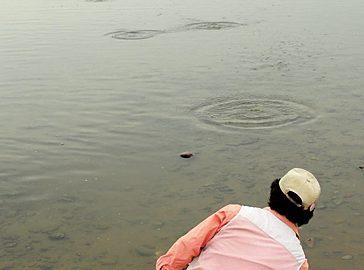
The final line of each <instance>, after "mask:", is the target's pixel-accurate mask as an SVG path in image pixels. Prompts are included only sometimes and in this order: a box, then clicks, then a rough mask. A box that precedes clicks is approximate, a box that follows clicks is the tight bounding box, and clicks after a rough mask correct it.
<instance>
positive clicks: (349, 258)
mask: <svg viewBox="0 0 364 270" xmlns="http://www.w3.org/2000/svg"><path fill="white" fill-rule="evenodd" d="M341 259H343V260H352V259H353V256H351V255H345V256H342V257H341Z"/></svg>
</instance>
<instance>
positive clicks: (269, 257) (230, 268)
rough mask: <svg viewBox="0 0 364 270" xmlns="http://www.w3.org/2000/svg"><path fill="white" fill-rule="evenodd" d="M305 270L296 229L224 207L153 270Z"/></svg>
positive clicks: (269, 215) (269, 214) (265, 214)
mask: <svg viewBox="0 0 364 270" xmlns="http://www.w3.org/2000/svg"><path fill="white" fill-rule="evenodd" d="M184 269H187V270H222V269H226V270H242V269H247V270H268V269H277V270H278V269H279V270H307V269H308V263H307V260H306V258H305V254H304V252H303V250H302V247H301V244H300V241H299V239H298V227H297V226H296V225H295V224H293V223H292V222H290V221H289V220H288V219H287V218H285V217H284V216H282V215H280V214H278V213H277V212H275V211H273V210H271V209H269V208H264V209H262V208H255V207H249V206H240V205H227V206H225V207H223V208H222V209H220V210H219V211H217V212H216V213H215V214H213V215H211V216H210V217H208V218H207V219H205V220H204V221H203V222H201V223H200V224H199V225H197V226H196V227H194V228H193V229H192V230H191V231H189V232H188V233H187V234H186V235H184V236H182V237H181V238H180V239H178V240H177V242H175V243H174V245H173V246H172V247H171V248H170V249H169V251H168V252H167V253H166V254H165V255H163V256H161V257H160V258H159V259H158V260H157V263H156V270H184Z"/></svg>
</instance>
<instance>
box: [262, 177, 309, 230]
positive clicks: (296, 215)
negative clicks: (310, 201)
mask: <svg viewBox="0 0 364 270" xmlns="http://www.w3.org/2000/svg"><path fill="white" fill-rule="evenodd" d="M279 180H280V179H276V180H274V181H273V182H272V184H271V186H270V197H269V202H268V205H269V207H270V208H271V209H272V210H274V211H277V212H278V213H279V214H281V215H283V216H285V217H286V218H287V219H288V220H289V221H291V222H293V223H295V224H297V226H301V225H304V224H307V223H308V222H309V221H310V219H311V218H312V217H313V211H310V209H307V210H305V209H304V208H303V206H297V205H301V204H302V200H301V198H300V197H299V196H298V195H297V194H296V193H294V192H291V191H290V192H288V195H289V196H290V198H291V199H292V200H293V201H294V202H296V204H297V205H296V204H295V203H293V202H292V201H290V200H289V199H288V198H287V197H286V195H284V193H283V192H282V190H281V188H280V187H279Z"/></svg>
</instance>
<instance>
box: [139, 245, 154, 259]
mask: <svg viewBox="0 0 364 270" xmlns="http://www.w3.org/2000/svg"><path fill="white" fill-rule="evenodd" d="M135 252H136V253H137V254H138V255H139V256H142V257H151V256H154V253H155V252H154V249H153V248H151V247H147V246H140V247H137V248H135Z"/></svg>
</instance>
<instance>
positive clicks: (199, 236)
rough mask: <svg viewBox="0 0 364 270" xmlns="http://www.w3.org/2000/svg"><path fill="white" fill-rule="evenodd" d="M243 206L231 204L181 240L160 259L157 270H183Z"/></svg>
mask: <svg viewBox="0 0 364 270" xmlns="http://www.w3.org/2000/svg"><path fill="white" fill-rule="evenodd" d="M240 208H241V206H240V205H236V204H230V205H227V206H225V207H223V208H221V209H220V210H219V211H217V212H216V213H214V214H213V215H211V216H209V217H208V218H206V219H205V220H204V221H202V222H201V223H200V224H198V225H197V226H196V227H194V228H193V229H191V230H190V231H189V232H188V233H187V234H185V235H184V236H182V237H181V238H179V239H178V240H177V241H176V242H175V243H174V244H173V246H172V247H171V248H170V249H169V250H168V252H167V253H166V254H165V255H163V256H161V257H159V259H158V260H157V263H156V270H183V269H186V268H187V266H188V264H189V263H190V262H191V261H192V259H193V258H194V257H196V256H198V255H199V254H200V252H201V249H202V248H203V247H204V246H205V245H206V244H207V242H208V241H210V240H211V238H213V237H214V235H215V234H216V233H218V232H219V231H220V230H221V228H222V227H223V226H224V225H226V224H227V223H228V222H229V221H230V220H231V219H233V217H235V216H236V215H237V213H238V212H239V211H240Z"/></svg>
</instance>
